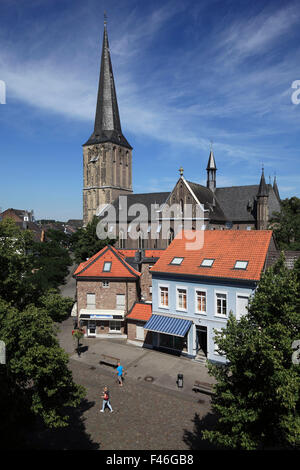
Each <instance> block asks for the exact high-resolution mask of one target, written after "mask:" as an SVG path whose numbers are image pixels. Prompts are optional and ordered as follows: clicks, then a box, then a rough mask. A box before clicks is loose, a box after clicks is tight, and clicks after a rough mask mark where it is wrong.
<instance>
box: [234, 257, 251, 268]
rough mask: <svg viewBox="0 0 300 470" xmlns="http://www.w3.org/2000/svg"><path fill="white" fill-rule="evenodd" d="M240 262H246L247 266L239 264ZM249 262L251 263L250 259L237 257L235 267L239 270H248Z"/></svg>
mask: <svg viewBox="0 0 300 470" xmlns="http://www.w3.org/2000/svg"><path fill="white" fill-rule="evenodd" d="M238 263H246V266H244V265H243V266H244V267H242V266H239V267H238V266H237V264H238ZM248 264H249V261H247V260H240V259H237V260H236V262H235V264H234V269H238V270H242V271H246V270H247V268H248Z"/></svg>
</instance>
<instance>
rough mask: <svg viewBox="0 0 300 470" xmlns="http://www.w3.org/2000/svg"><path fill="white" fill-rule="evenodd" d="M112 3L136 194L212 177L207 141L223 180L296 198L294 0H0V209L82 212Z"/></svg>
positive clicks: (299, 24) (66, 215)
mask: <svg viewBox="0 0 300 470" xmlns="http://www.w3.org/2000/svg"><path fill="white" fill-rule="evenodd" d="M104 11H106V14H107V17H108V19H107V29H108V36H109V43H110V52H111V59H112V64H113V71H114V78H115V84H116V90H117V97H118V104H119V111H120V118H121V124H122V130H123V134H124V135H125V137H126V138H127V140H128V142H129V143H130V144H131V146H132V147H133V190H134V192H135V193H144V192H160V191H171V190H172V188H173V187H174V185H175V184H176V182H177V180H178V178H179V172H178V169H179V168H180V166H182V167H183V168H184V176H185V178H186V179H187V180H188V181H193V182H196V183H200V184H203V185H206V165H207V161H208V156H209V152H210V146H211V142H212V146H213V150H214V155H215V160H216V164H217V168H218V171H217V186H218V187H224V186H237V185H248V184H258V183H259V180H260V175H261V169H262V166H264V171H265V176H266V180H267V182H269V179H270V180H271V182H273V179H274V175H275V174H276V179H277V183H278V187H279V192H280V195H281V198H286V197H292V196H297V197H300V165H299V162H300V132H299V130H300V104H296V103H295V102H293V101H295V100H292V95H293V93H295V89H293V88H292V84H293V82H294V81H296V80H300V8H299V2H298V1H289V0H284V1H279V0H268V1H265V0H260V1H259V2H258V1H242V0H220V1H218V0H198V1H193V0H184V1H183V0H170V1H168V0H166V1H164V0H160V1H156V0H148V1H147V2H144V1H136V0H135V1H134V0H122V1H121V0H109V1H107V0H106V1H105V0H84V1H82V0H0V85H1V83H2V84H3V82H4V83H5V87H6V95H5V104H0V162H1V167H0V208H2V210H5V209H7V208H10V207H13V208H15V209H27V210H31V209H33V210H34V213H35V217H36V219H47V218H48V219H56V220H68V219H80V218H82V186H83V171H82V170H83V165H82V145H83V144H84V143H85V142H86V140H87V139H88V138H89V137H90V135H91V134H92V131H93V126H94V118H95V110H96V99H97V90H98V80H99V71H100V58H101V49H102V37H103V15H104ZM298 98H300V92H299V95H298ZM0 101H1V87H0ZM298 101H299V100H298ZM2 102H3V87H2Z"/></svg>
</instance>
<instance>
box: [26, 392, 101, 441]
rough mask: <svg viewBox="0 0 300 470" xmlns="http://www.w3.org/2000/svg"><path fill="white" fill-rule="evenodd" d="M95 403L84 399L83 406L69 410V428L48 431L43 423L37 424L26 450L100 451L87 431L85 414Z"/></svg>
mask: <svg viewBox="0 0 300 470" xmlns="http://www.w3.org/2000/svg"><path fill="white" fill-rule="evenodd" d="M94 405H95V402H90V401H88V400H86V399H84V400H83V401H82V403H81V405H80V406H79V407H78V408H76V409H74V408H72V409H70V410H68V413H69V416H70V419H69V426H68V427H66V428H62V429H52V430H49V429H46V428H45V427H44V426H43V424H42V423H36V426H35V429H34V430H33V432H32V433H30V441H29V440H28V442H27V443H25V445H24V449H25V450H32V449H34V450H78V449H80V450H99V449H100V445H99V444H98V443H97V442H93V441H92V440H91V438H90V436H89V435H88V434H87V433H86V431H85V425H84V418H83V413H85V412H86V411H87V410H89V409H90V408H92V407H93V406H94Z"/></svg>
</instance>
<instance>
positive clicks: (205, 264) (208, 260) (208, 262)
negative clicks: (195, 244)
mask: <svg viewBox="0 0 300 470" xmlns="http://www.w3.org/2000/svg"><path fill="white" fill-rule="evenodd" d="M214 261H215V260H214V259H211V258H204V260H203V261H202V263H201V267H202V268H211V266H212V265H213V264H214Z"/></svg>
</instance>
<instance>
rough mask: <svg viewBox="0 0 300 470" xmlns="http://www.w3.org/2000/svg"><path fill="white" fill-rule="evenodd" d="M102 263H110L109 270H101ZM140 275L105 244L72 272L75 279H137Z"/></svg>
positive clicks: (122, 257)
mask: <svg viewBox="0 0 300 470" xmlns="http://www.w3.org/2000/svg"><path fill="white" fill-rule="evenodd" d="M104 263H111V267H110V270H109V271H103V268H104ZM140 275H141V273H139V272H138V271H136V270H135V269H134V268H133V267H132V266H130V264H128V263H127V262H126V261H125V258H124V256H123V255H122V254H120V253H118V250H116V249H115V248H114V247H112V246H110V245H107V246H106V247H104V248H103V249H102V250H100V251H99V252H98V253H96V254H95V255H94V256H92V258H90V259H88V260H87V261H84V262H83V263H81V264H80V265H79V266H78V267H77V269H76V270H75V272H74V274H73V276H74V277H75V278H77V279H81V278H87V277H88V278H99V279H113V278H117V279H120V278H124V279H138V277H140Z"/></svg>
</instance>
